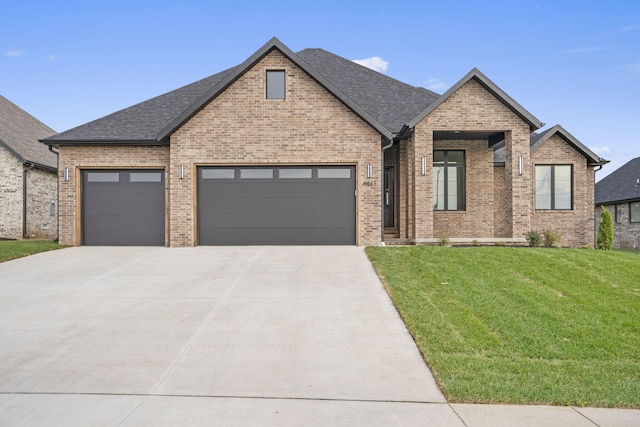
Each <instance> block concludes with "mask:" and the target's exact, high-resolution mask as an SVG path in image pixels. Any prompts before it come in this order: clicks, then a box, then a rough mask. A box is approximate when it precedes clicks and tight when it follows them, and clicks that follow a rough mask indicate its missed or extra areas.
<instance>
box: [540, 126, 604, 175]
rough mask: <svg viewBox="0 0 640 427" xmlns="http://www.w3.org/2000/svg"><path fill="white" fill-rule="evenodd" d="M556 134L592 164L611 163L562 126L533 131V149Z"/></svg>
mask: <svg viewBox="0 0 640 427" xmlns="http://www.w3.org/2000/svg"><path fill="white" fill-rule="evenodd" d="M554 135H558V136H560V137H561V138H562V139H564V140H565V141H566V142H567V143H568V144H569V145H571V146H572V147H573V148H575V149H576V150H578V152H580V153H581V154H582V155H583V156H585V157H586V158H587V162H588V163H589V164H590V165H592V166H596V165H604V164H607V163H609V161H608V160H605V159H603V158H601V157H600V156H598V155H597V154H596V153H594V152H593V151H591V150H590V149H589V148H587V147H586V146H585V145H584V144H582V143H581V142H580V141H578V140H577V139H576V138H575V137H574V136H573V135H571V134H570V133H569V132H567V131H566V130H565V129H564V128H563V127H562V126H560V125H555V126H554V127H552V128H550V129H547V130H546V131H544V132H542V133H540V134H536V133H533V134H532V135H531V151H534V150H535V149H537V148H538V147H540V146H541V145H542V144H544V143H545V142H546V141H547V140H548V139H549V138H551V137H552V136H554Z"/></svg>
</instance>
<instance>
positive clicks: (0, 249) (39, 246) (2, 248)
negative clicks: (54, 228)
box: [0, 240, 62, 262]
mask: <svg viewBox="0 0 640 427" xmlns="http://www.w3.org/2000/svg"><path fill="white" fill-rule="evenodd" d="M60 248H62V246H60V245H59V244H57V243H55V242H52V241H51V240H0V262H4V261H9V260H10V259H15V258H21V257H24V256H28V255H33V254H37V253H38V252H46V251H51V250H54V249H60Z"/></svg>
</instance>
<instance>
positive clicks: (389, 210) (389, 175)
mask: <svg viewBox="0 0 640 427" xmlns="http://www.w3.org/2000/svg"><path fill="white" fill-rule="evenodd" d="M394 176H395V168H394V167H393V166H387V167H385V168H384V188H383V191H384V226H385V227H393V226H395V219H394V217H393V211H394V206H393V205H394V200H395V196H394V193H393V187H394V185H393V178H394Z"/></svg>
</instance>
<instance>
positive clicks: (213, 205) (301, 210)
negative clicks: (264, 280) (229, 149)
mask: <svg viewBox="0 0 640 427" xmlns="http://www.w3.org/2000/svg"><path fill="white" fill-rule="evenodd" d="M265 169H266V171H265ZM269 169H271V170H270V171H269ZM284 169H285V168H282V167H280V168H279V167H274V168H265V167H259V168H256V171H255V173H254V171H251V170H250V168H247V167H243V168H235V170H234V169H232V168H228V167H226V168H200V169H199V173H198V242H199V244H201V245H232V244H238V245H246V244H355V194H354V192H355V168H353V167H341V168H339V169H340V170H339V171H338V173H333V171H332V170H330V169H331V168H328V167H322V166H314V167H310V166H305V167H299V168H296V167H293V168H289V169H287V170H284ZM321 170H325V173H321ZM327 170H329V171H328V172H327ZM345 170H346V174H345ZM231 171H233V173H231ZM320 175H324V176H330V177H332V176H345V175H346V176H348V178H328V179H323V178H319V176H320ZM242 176H246V177H249V176H272V177H273V178H270V179H249V178H247V179H243V178H242ZM290 176H306V178H305V179H291V178H287V177H290ZM206 177H209V178H206ZM211 177H213V178H211ZM215 177H226V178H227V179H216V178H215ZM230 177H233V179H229V178H230ZM280 177H284V178H280Z"/></svg>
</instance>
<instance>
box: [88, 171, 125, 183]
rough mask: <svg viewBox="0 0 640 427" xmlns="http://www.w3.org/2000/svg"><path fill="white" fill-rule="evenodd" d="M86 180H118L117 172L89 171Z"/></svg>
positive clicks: (118, 174)
mask: <svg viewBox="0 0 640 427" xmlns="http://www.w3.org/2000/svg"><path fill="white" fill-rule="evenodd" d="M87 181H88V182H120V173H119V172H89V173H88V174H87Z"/></svg>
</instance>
